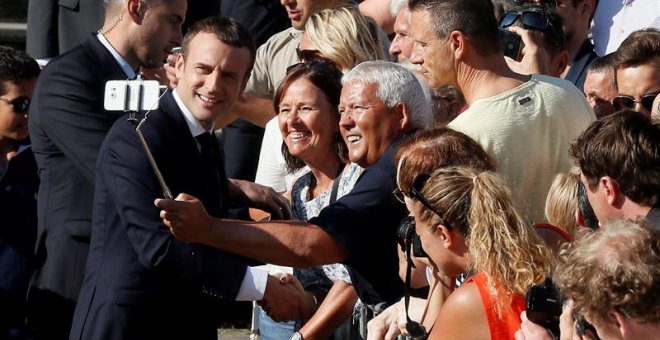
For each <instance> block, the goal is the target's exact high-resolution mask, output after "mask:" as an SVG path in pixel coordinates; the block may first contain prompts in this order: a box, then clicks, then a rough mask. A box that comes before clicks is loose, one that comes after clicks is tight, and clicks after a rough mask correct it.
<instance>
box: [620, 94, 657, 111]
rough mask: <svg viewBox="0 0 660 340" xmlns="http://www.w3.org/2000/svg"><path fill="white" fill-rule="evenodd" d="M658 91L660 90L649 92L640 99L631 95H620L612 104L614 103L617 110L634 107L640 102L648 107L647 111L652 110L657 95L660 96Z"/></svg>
mask: <svg viewBox="0 0 660 340" xmlns="http://www.w3.org/2000/svg"><path fill="white" fill-rule="evenodd" d="M658 93H659V92H656V93H647V94H645V95H643V96H642V97H641V98H640V99H639V100H637V99H635V98H634V97H631V96H625V95H618V96H616V97H614V99H613V100H612V105H614V108H615V109H616V110H617V111H620V110H623V109H634V108H635V104H637V103H640V104H642V107H644V109H646V111H649V112H651V111H653V101H654V100H655V97H657V96H658Z"/></svg>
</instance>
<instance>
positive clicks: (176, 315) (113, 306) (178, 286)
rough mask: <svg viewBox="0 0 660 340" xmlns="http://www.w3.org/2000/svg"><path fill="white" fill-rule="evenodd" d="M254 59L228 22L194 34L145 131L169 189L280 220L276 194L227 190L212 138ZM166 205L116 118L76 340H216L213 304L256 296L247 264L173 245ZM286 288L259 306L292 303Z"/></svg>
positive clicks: (248, 186)
mask: <svg viewBox="0 0 660 340" xmlns="http://www.w3.org/2000/svg"><path fill="white" fill-rule="evenodd" d="M255 54H256V50H255V47H254V44H253V42H252V40H251V38H250V35H249V33H248V32H247V31H246V30H245V28H243V27H242V26H240V25H239V24H237V23H236V21H234V20H233V19H230V18H226V17H210V18H207V19H204V20H202V21H199V22H197V23H195V24H194V25H193V26H192V27H191V28H190V30H189V31H188V33H187V35H186V37H185V38H184V40H183V51H182V53H181V54H180V55H178V56H177V62H176V75H177V78H179V82H178V86H177V88H176V90H174V92H167V93H166V94H165V95H164V96H163V98H162V100H161V101H160V108H159V109H157V110H153V111H151V112H147V113H146V114H145V115H144V116H143V117H141V118H143V120H142V122H141V123H140V124H139V125H138V126H139V131H140V132H141V133H142V134H143V136H144V138H145V140H146V141H147V144H148V145H149V149H150V151H151V153H152V154H153V157H154V159H155V161H156V163H157V164H158V166H159V167H160V169H161V170H162V174H163V178H164V180H165V182H166V183H167V185H168V187H169V189H171V191H172V192H173V193H174V194H177V193H180V192H191V193H195V194H196V195H198V196H199V197H200V200H201V201H202V202H203V204H204V206H205V207H206V208H207V209H208V210H209V211H213V212H214V213H215V214H217V215H218V216H227V208H228V202H229V201H230V200H237V201H238V202H239V203H242V204H246V205H248V206H255V207H260V208H263V209H266V210H268V211H270V212H271V213H274V214H276V215H279V216H280V217H284V216H282V215H281V213H280V211H282V210H287V209H288V206H287V202H286V199H285V198H284V197H282V196H281V195H278V194H277V193H276V192H275V191H273V190H272V189H270V188H267V187H262V186H259V185H256V184H254V183H250V182H245V181H239V180H230V179H229V180H228V179H227V177H226V175H225V170H224V164H223V159H222V153H221V151H220V148H219V147H218V145H217V144H216V143H215V139H214V138H212V135H211V132H212V131H213V127H214V122H215V119H216V118H217V116H218V115H221V114H228V113H229V112H230V110H231V108H232V107H233V105H234V104H235V102H236V99H237V98H238V96H239V94H240V93H241V92H242V91H243V88H244V87H245V84H246V82H247V78H248V76H249V74H250V69H251V67H252V64H253V63H254V58H255ZM162 194H163V189H162V188H161V186H160V185H159V182H158V180H157V178H156V175H155V174H154V171H153V169H152V167H151V166H150V164H149V161H148V159H147V154H146V152H145V150H144V149H143V147H142V145H141V144H140V141H139V138H138V135H137V133H136V131H135V127H134V124H132V123H130V122H128V121H127V120H126V119H123V118H122V119H119V120H118V121H117V122H116V123H115V124H114V126H113V127H112V129H111V130H110V131H109V132H108V135H107V137H106V139H105V141H104V143H103V145H102V147H101V150H100V152H99V161H98V165H97V176H96V189H95V196H94V205H95V207H94V216H93V224H92V230H93V231H92V239H91V244H90V255H89V259H88V261H87V271H86V274H85V281H84V284H83V288H82V292H81V294H80V300H79V302H78V306H77V308H76V312H75V315H74V322H73V326H72V330H71V336H70V339H216V338H217V325H218V320H217V305H218V304H217V302H219V301H220V300H234V299H235V298H236V296H237V295H241V294H242V293H245V291H246V290H248V289H250V287H251V283H250V282H246V281H250V280H251V279H250V277H251V276H249V275H246V262H245V260H244V259H241V258H239V257H237V256H235V255H230V254H227V253H224V252H220V251H218V250H214V249H212V248H208V247H204V246H201V245H194V244H189V243H185V242H182V241H179V240H177V239H176V238H174V236H173V235H172V234H171V233H170V232H169V230H168V229H167V228H166V227H165V226H164V225H163V223H162V221H161V219H160V217H159V211H158V209H157V208H156V207H155V206H154V205H153V201H154V200H155V199H156V198H157V197H160V196H161V195H162ZM283 289H284V290H288V291H290V292H293V293H296V288H295V287H293V285H285V284H280V283H278V282H277V279H275V278H273V277H268V285H267V286H266V291H265V293H264V295H263V299H265V300H266V301H267V302H268V303H269V304H271V302H272V300H271V296H270V295H269V294H271V295H272V294H274V295H276V297H275V298H281V297H285V298H287V296H286V292H283V291H282V290H283ZM258 298H261V297H258Z"/></svg>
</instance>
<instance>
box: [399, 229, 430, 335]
mask: <svg viewBox="0 0 660 340" xmlns="http://www.w3.org/2000/svg"><path fill="white" fill-rule="evenodd" d="M405 256H406V263H407V264H406V279H405V286H404V287H403V303H404V306H405V308H406V331H407V332H408V334H409V337H410V338H411V339H413V340H425V339H426V338H427V337H428V334H427V333H426V329H425V328H424V326H422V325H421V324H420V323H419V322H416V321H413V320H412V319H411V318H410V314H408V307H409V305H410V276H411V274H412V269H413V268H414V267H415V265H414V264H413V260H412V242H406V250H405Z"/></svg>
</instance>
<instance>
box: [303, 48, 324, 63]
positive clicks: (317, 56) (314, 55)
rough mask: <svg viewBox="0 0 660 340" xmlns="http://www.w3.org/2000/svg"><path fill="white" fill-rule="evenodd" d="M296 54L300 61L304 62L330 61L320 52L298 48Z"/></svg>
mask: <svg viewBox="0 0 660 340" xmlns="http://www.w3.org/2000/svg"><path fill="white" fill-rule="evenodd" d="M296 54H297V55H298V59H300V61H302V62H311V61H321V60H330V59H328V58H326V57H324V56H323V55H321V52H319V51H318V50H301V49H300V48H298V47H296Z"/></svg>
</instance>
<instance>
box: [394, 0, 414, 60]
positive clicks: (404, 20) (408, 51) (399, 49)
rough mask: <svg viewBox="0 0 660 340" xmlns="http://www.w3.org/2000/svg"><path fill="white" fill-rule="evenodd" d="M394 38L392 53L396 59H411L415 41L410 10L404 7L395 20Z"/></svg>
mask: <svg viewBox="0 0 660 340" xmlns="http://www.w3.org/2000/svg"><path fill="white" fill-rule="evenodd" d="M394 33H395V36H394V39H393V40H392V43H391V44H390V54H391V55H392V56H393V57H394V59H395V60H396V61H399V62H401V61H405V60H410V57H411V55H412V51H413V46H414V41H413V39H412V38H411V37H410V10H408V7H403V8H402V9H401V10H399V13H397V15H396V19H395V21H394Z"/></svg>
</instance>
